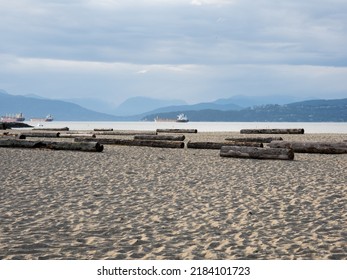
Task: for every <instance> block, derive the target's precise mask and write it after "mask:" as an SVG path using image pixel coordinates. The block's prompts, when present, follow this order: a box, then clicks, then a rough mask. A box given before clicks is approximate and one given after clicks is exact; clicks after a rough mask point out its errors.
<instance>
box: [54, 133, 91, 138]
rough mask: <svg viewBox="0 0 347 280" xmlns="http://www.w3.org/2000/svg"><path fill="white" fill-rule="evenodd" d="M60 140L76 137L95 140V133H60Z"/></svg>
mask: <svg viewBox="0 0 347 280" xmlns="http://www.w3.org/2000/svg"><path fill="white" fill-rule="evenodd" d="M59 137H60V138H76V137H87V138H95V137H96V136H95V134H94V133H60V135H59Z"/></svg>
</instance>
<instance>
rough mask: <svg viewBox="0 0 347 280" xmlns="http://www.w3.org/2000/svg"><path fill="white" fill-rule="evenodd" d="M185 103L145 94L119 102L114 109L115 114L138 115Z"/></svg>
mask: <svg viewBox="0 0 347 280" xmlns="http://www.w3.org/2000/svg"><path fill="white" fill-rule="evenodd" d="M185 104H187V103H186V102H185V101H183V100H177V99H157V98H152V97H145V96H135V97H130V98H128V99H127V100H125V101H124V102H123V103H121V104H120V105H119V106H118V107H117V108H116V111H115V114H117V115H123V116H130V115H139V114H142V113H146V112H149V111H152V110H155V109H157V108H160V107H168V106H178V105H185Z"/></svg>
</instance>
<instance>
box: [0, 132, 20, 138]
mask: <svg viewBox="0 0 347 280" xmlns="http://www.w3.org/2000/svg"><path fill="white" fill-rule="evenodd" d="M0 139H26V137H25V135H24V134H21V133H19V134H10V133H4V134H1V135H0Z"/></svg>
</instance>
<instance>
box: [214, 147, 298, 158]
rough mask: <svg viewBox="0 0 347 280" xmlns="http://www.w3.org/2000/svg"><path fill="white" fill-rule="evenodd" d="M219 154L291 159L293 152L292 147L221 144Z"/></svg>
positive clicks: (224, 155) (236, 156) (238, 156)
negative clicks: (273, 147)
mask: <svg viewBox="0 0 347 280" xmlns="http://www.w3.org/2000/svg"><path fill="white" fill-rule="evenodd" d="M220 156H221V157H234V158H252V159H280V160H293V159H294V152H293V150H292V149H272V148H256V147H241V146H223V147H222V148H221V150H220Z"/></svg>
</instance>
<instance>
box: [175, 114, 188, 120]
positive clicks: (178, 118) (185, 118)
mask: <svg viewBox="0 0 347 280" xmlns="http://www.w3.org/2000/svg"><path fill="white" fill-rule="evenodd" d="M176 122H189V119H188V117H187V116H186V115H185V114H183V113H182V114H179V115H178V116H177V119H176Z"/></svg>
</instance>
